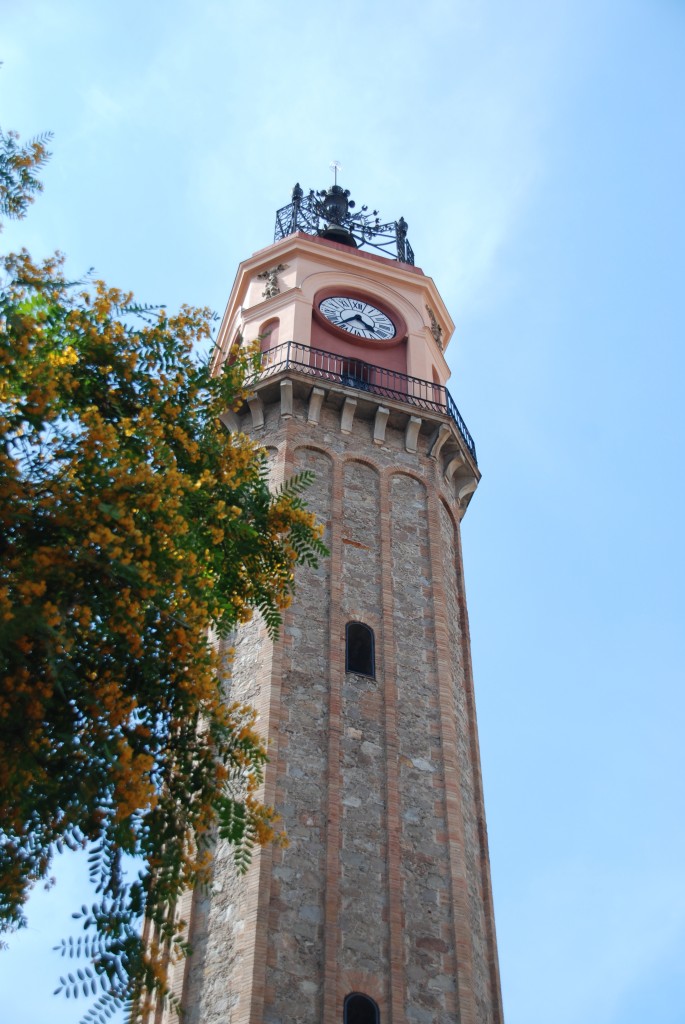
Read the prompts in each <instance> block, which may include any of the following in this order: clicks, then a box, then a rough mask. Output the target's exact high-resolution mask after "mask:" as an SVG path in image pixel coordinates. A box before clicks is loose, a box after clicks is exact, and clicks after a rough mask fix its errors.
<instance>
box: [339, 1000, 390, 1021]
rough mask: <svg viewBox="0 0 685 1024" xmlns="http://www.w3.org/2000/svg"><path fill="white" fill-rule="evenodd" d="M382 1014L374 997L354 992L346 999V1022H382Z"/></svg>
mask: <svg viewBox="0 0 685 1024" xmlns="http://www.w3.org/2000/svg"><path fill="white" fill-rule="evenodd" d="M380 1019H381V1015H380V1013H379V1011H378V1006H377V1005H376V1003H374V1001H373V999H369V997H368V996H363V995H362V994H361V992H352V993H351V995H349V996H347V998H346V999H345V1019H344V1024H380Z"/></svg>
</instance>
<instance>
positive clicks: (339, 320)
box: [319, 295, 397, 341]
mask: <svg viewBox="0 0 685 1024" xmlns="http://www.w3.org/2000/svg"><path fill="white" fill-rule="evenodd" d="M319 309H320V311H321V313H322V314H323V315H324V316H325V317H326V319H327V320H330V322H331V323H332V324H334V325H335V326H336V327H341V328H342V329H343V331H347V332H348V333H349V334H354V335H356V336H357V337H358V338H370V339H372V340H378V341H389V340H390V339H391V338H394V337H395V334H396V333H397V332H396V329H395V325H394V323H393V322H392V320H391V319H390V317H389V316H386V314H385V313H382V312H381V311H380V309H376V307H375V306H372V305H371V304H370V303H369V302H364V300H363V299H352V298H349V297H348V296H346V295H331V296H330V297H329V298H327V299H323V301H322V302H321V303H320V304H319Z"/></svg>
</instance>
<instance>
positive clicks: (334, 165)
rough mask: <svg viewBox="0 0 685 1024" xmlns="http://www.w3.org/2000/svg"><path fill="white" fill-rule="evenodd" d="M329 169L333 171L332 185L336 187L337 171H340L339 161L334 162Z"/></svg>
mask: <svg viewBox="0 0 685 1024" xmlns="http://www.w3.org/2000/svg"><path fill="white" fill-rule="evenodd" d="M330 168H331V170H332V171H333V184H334V185H337V184H338V171H342V164H341V163H340V161H339V160H334V161H333V162H332V163H331V164H330Z"/></svg>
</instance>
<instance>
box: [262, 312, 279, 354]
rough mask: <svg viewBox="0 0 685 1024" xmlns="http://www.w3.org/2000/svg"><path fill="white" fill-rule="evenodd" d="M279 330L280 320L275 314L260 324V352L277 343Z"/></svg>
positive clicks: (273, 346) (274, 346)
mask: <svg viewBox="0 0 685 1024" xmlns="http://www.w3.org/2000/svg"><path fill="white" fill-rule="evenodd" d="M279 330H280V320H279V319H278V317H277V316H276V317H274V318H273V319H272V320H267V321H266V323H264V324H262V326H261V327H260V328H259V338H260V348H261V350H262V352H268V350H269V349H270V348H276V345H278V332H279Z"/></svg>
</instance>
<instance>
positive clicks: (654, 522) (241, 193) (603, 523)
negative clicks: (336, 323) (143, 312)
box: [0, 0, 685, 1024]
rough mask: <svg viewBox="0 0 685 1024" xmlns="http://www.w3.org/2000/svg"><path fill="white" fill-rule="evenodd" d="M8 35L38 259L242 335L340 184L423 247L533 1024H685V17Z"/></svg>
mask: <svg viewBox="0 0 685 1024" xmlns="http://www.w3.org/2000/svg"><path fill="white" fill-rule="evenodd" d="M2 20H3V29H2V47H1V53H0V56H1V58H2V60H3V61H4V67H3V69H2V71H1V72H0V96H1V97H2V106H1V110H2V120H1V122H0V123H2V125H3V127H5V128H9V127H13V128H16V129H17V130H19V131H20V132H21V133H22V134H23V135H24V136H25V137H28V136H30V135H32V134H34V133H36V132H39V131H41V130H44V129H51V130H53V131H54V133H55V139H54V143H53V146H52V149H53V153H54V156H53V159H52V161H51V163H50V165H49V167H48V168H47V170H46V172H45V175H44V178H45V185H46V189H45V194H44V196H43V197H42V198H41V199H40V200H39V201H38V203H37V204H36V205H35V206H34V208H33V210H32V212H31V214H30V216H29V219H28V220H27V221H25V222H23V223H21V224H18V225H12V226H10V227H9V228H8V229H6V231H5V232H4V234H3V238H2V241H3V243H4V245H5V246H6V247H16V246H19V245H21V244H25V245H27V246H28V247H29V248H30V249H31V250H32V251H33V253H34V255H41V254H47V253H48V252H50V251H52V250H53V249H55V248H60V249H62V250H63V251H65V252H66V253H67V255H68V258H69V268H70V270H71V272H72V274H73V275H74V276H78V275H79V274H81V273H82V272H84V271H85V270H87V269H88V268H89V267H91V266H94V267H95V268H96V270H97V273H98V274H99V275H101V276H102V277H104V278H105V279H106V280H107V281H108V282H109V283H111V284H118V285H121V286H124V287H126V288H132V289H133V290H134V291H135V292H136V295H137V296H138V297H139V298H140V299H141V300H145V301H149V302H164V303H167V304H168V305H169V306H170V307H173V306H175V305H178V304H179V303H181V302H191V303H196V304H202V305H205V304H207V305H210V306H212V307H214V308H215V309H217V310H219V311H221V310H222V309H223V307H224V305H225V302H226V299H227V297H228V293H229V290H230V287H231V284H232V281H233V276H234V272H235V268H236V265H237V263H238V262H239V261H240V260H241V259H243V258H244V257H246V256H247V255H249V254H250V253H252V252H253V251H254V250H256V249H258V248H261V247H263V246H264V245H267V244H268V243H269V242H270V241H271V239H272V232H273V219H274V213H275V210H276V208H277V207H279V206H281V205H283V204H284V203H286V202H287V201H288V198H289V194H290V189H291V187H292V185H293V184H294V182H295V181H298V180H299V181H300V182H301V184H302V185H303V187H304V188H305V189H308V188H310V187H314V188H321V187H325V186H326V185H327V184H328V182H329V178H330V173H329V170H328V166H329V163H330V161H331V160H332V159H338V160H340V161H341V163H342V165H343V171H342V173H341V177H340V180H341V182H342V183H343V184H344V185H345V187H347V188H350V189H351V191H352V194H353V197H354V198H356V199H357V201H358V202H368V203H369V204H370V205H371V206H373V207H378V209H379V210H380V211H381V213H382V214H383V216H384V218H385V219H394V218H396V217H399V216H400V215H403V216H404V217H405V218H406V219H407V221H408V222H409V238H410V241H411V243H412V245H413V247H414V249H415V252H416V256H417V263H418V264H419V265H420V266H421V267H422V268H423V269H424V271H425V272H426V273H428V274H430V275H431V276H432V277H433V278H434V279H435V281H436V283H437V285H438V287H439V289H440V291H441V293H442V295H443V297H444V299H445V301H446V303H447V306H448V308H449V309H450V311H451V313H452V316H453V318H454V320H455V322H456V325H457V326H456V332H455V337H454V340H453V342H452V345H451V347H450V350H449V362H450V365H451V368H452V372H453V376H452V380H451V383H450V389H451V391H452V394H453V396H454V398H455V400H456V401H457V404H458V405H459V407H460V410H461V412H462V414H463V416H464V418H465V420H466V422H467V424H468V426H469V429H470V430H471V432H472V433H473V435H474V437H475V440H476V444H477V446H478V454H479V461H480V465H481V469H482V471H483V480H482V483H481V485H480V487H479V490H478V492H477V494H476V496H475V498H474V499H473V501H472V503H471V506H470V508H469V511H468V514H467V517H466V519H465V522H464V555H465V561H466V574H467V577H466V578H467V590H468V596H469V611H470V618H471V630H472V641H473V656H474V669H475V676H476V695H477V702H478V714H479V724H480V738H481V753H482V759H483V775H484V782H485V797H486V808H487V813H488V826H489V834H490V846H491V858H492V872H493V885H494V897H495V912H496V919H497V928H498V936H499V949H500V964H501V971H502V985H503V994H504V1006H505V1016H506V1020H507V1024H549V1022H550V1021H554V1022H555V1024H576V1022H578V1021H581V1020H582V1021H583V1024H638V1022H639V1024H644V1022H645V1021H649V1022H650V1024H651V1022H658V1024H682V1021H683V1020H685V984H684V979H683V963H684V962H685V868H684V864H685V823H684V817H683V789H684V781H683V780H684V779H685V764H684V762H685V744H684V743H683V718H684V714H683V713H684V710H685V707H684V704H685V701H684V698H683V685H682V683H683V677H684V675H685V672H684V670H683V665H684V663H685V650H684V649H683V648H684V646H685V644H684V643H683V633H684V630H683V603H684V602H683V579H684V578H685V564H684V562H685V558H684V550H683V549H684V541H683V535H684V531H683V528H682V520H683V514H682V506H683V457H682V451H683V441H684V438H685V431H684V429H683V426H684V423H683V420H684V418H685V417H684V414H683V397H682V395H683V369H684V367H683V363H684V357H683V345H684V344H685V308H684V304H685V298H684V296H685V251H684V250H685V189H684V185H683V183H684V181H685V119H684V118H683V108H684V105H685V60H684V59H683V54H684V53H685V3H683V2H682V0H575V2H565V0H558V2H556V0H520V2H517V3H515V4H514V3H506V2H504V0H480V2H477V0H451V2H450V0H425V2H424V3H423V4H422V5H421V7H419V5H417V4H416V3H408V2H406V0H396V2H394V3H390V2H388V0H377V2H372V0H367V2H362V0H359V2H356V0H339V2H338V3H337V4H336V5H335V6H333V5H320V6H309V7H307V6H301V7H299V8H296V7H294V6H293V5H292V4H286V3H277V2H275V0H262V2H252V3H250V4H249V6H247V5H246V6H245V7H243V5H241V4H238V3H237V2H221V0H213V2H208V0H196V2H195V3H194V4H193V5H192V8H191V5H189V4H183V3H179V2H173V0H169V2H165V3H163V4H162V3H157V2H149V3H147V4H141V3H137V4H134V3H132V2H130V0H120V2H118V3H117V4H110V3H101V4H92V3H90V4H86V3H81V2H76V0H62V3H60V4H47V3H38V2H34V0H23V2H22V3H21V4H20V3H16V2H13V0H5V3H4V5H3V18H2ZM60 875H61V876H62V878H61V881H60V882H59V883H58V886H57V888H56V889H55V890H54V891H53V892H52V893H51V894H49V895H48V897H47V902H45V901H43V902H42V905H38V904H37V905H36V906H35V908H32V909H31V910H30V928H29V930H28V931H27V932H26V933H25V934H23V935H21V936H18V937H17V938H16V939H12V940H11V949H10V952H9V953H3V954H1V955H0V1012H2V1016H3V1018H4V1019H7V1020H11V1021H12V1022H13V1024H38V1022H41V1021H43V1020H44V1019H46V1018H47V1017H48V1015H49V1019H50V1020H51V1021H52V1022H53V1024H62V1022H64V1024H70V1022H75V1021H76V1020H77V1019H78V1012H77V1009H75V1007H74V1004H73V1003H69V1002H66V1001H61V1000H59V999H55V1000H51V997H50V996H49V993H50V992H51V990H52V988H53V987H54V979H55V978H56V977H57V975H58V974H59V972H60V961H59V960H58V959H56V958H55V955H54V954H51V953H50V952H49V947H50V946H51V945H52V941H53V939H52V937H51V935H50V934H49V932H50V929H52V930H53V931H52V934H55V935H56V936H58V937H59V936H60V935H62V934H66V933H68V931H69V928H70V926H71V922H70V920H69V910H70V909H71V906H72V905H73V904H75V903H78V902H80V883H79V882H78V881H77V880H76V879H74V878H72V875H73V871H72V865H66V866H64V867H63V868H62V870H61V872H60ZM70 901H71V902H70ZM60 915H62V917H61V920H60ZM46 998H47V1006H46V1003H45V999H46ZM85 1005H86V1004H85V1003H84V1005H83V1007H82V1009H85ZM3 1010H4V1012H3Z"/></svg>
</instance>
